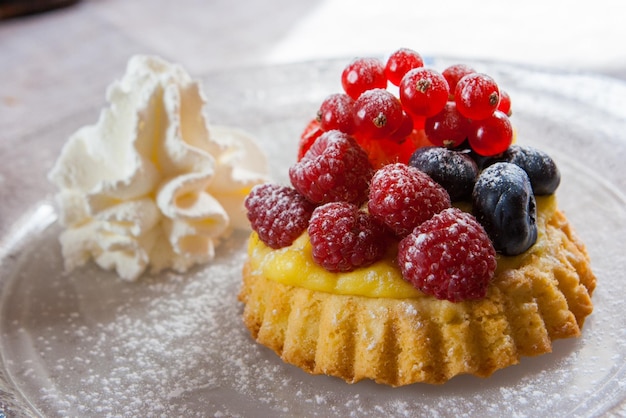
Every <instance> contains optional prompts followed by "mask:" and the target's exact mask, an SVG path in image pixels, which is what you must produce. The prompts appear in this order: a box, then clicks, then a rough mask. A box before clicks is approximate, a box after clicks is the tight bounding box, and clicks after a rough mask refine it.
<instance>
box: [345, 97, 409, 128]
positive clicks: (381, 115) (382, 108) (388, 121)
mask: <svg viewBox="0 0 626 418" xmlns="http://www.w3.org/2000/svg"><path fill="white" fill-rule="evenodd" d="M403 118H404V116H403V112H402V105H401V104H400V100H398V98H397V97H396V96H394V95H393V94H391V93H390V92H389V91H387V90H385V89H372V90H368V91H366V92H364V93H363V94H361V96H359V98H358V99H357V100H356V101H355V102H354V127H355V130H356V135H357V136H358V137H365V138H369V139H382V138H385V137H389V136H390V135H391V134H392V133H394V132H395V131H396V130H398V128H399V127H400V126H401V125H402V122H403V120H404V119H403ZM409 133H410V132H409Z"/></svg>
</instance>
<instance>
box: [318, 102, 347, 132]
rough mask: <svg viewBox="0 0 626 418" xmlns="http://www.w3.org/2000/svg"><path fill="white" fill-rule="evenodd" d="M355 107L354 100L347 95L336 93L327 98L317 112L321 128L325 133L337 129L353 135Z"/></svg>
mask: <svg viewBox="0 0 626 418" xmlns="http://www.w3.org/2000/svg"><path fill="white" fill-rule="evenodd" d="M353 107H354V100H352V98H351V97H350V96H348V95H347V94H344V93H335V94H331V95H330V96H328V97H326V99H324V101H323V102H322V104H321V105H320V110H319V111H318V112H317V118H318V120H319V122H320V127H321V128H322V129H323V130H325V131H331V130H333V129H337V130H340V131H341V132H344V133H347V134H352V133H353V132H354V118H353V117H352V108H353Z"/></svg>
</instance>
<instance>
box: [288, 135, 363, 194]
mask: <svg viewBox="0 0 626 418" xmlns="http://www.w3.org/2000/svg"><path fill="white" fill-rule="evenodd" d="M372 173H373V169H372V166H371V165H370V162H369V159H368V156H367V154H366V153H365V151H363V149H362V148H361V147H360V146H359V144H357V142H356V141H355V140H354V138H352V137H351V136H349V135H348V134H345V133H343V132H340V131H336V130H333V131H328V132H324V133H323V134H322V135H321V136H320V137H319V138H318V139H317V140H316V141H315V142H314V143H313V145H312V146H311V148H309V150H308V151H307V152H306V154H304V156H303V157H302V159H301V160H300V161H298V162H297V163H295V164H294V165H292V166H291V167H290V168H289V178H290V180H291V184H292V185H293V187H294V188H295V189H296V190H298V192H300V193H301V194H303V195H304V196H305V197H306V198H307V199H309V200H310V201H311V202H313V203H317V204H323V203H328V202H333V201H346V202H351V203H362V202H363V201H365V199H366V198H367V193H368V191H367V188H368V184H369V181H370V178H371V177H372Z"/></svg>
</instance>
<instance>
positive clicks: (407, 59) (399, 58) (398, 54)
mask: <svg viewBox="0 0 626 418" xmlns="http://www.w3.org/2000/svg"><path fill="white" fill-rule="evenodd" d="M423 66H424V60H423V59H422V56H421V55H420V54H418V53H417V52H415V51H413V50H412V49H408V48H401V49H398V50H397V51H395V52H394V53H393V54H391V55H390V56H389V58H388V59H387V64H386V65H385V75H386V76H387V80H389V82H391V83H392V84H393V85H394V86H399V85H400V82H401V81H402V77H404V75H405V74H406V73H408V72H409V71H410V70H412V69H413V68H419V67H423Z"/></svg>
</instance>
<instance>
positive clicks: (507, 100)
mask: <svg viewBox="0 0 626 418" xmlns="http://www.w3.org/2000/svg"><path fill="white" fill-rule="evenodd" d="M498 110H499V111H500V112H502V113H504V114H506V115H507V116H511V97H510V96H509V93H507V92H506V91H504V90H500V103H498Z"/></svg>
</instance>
